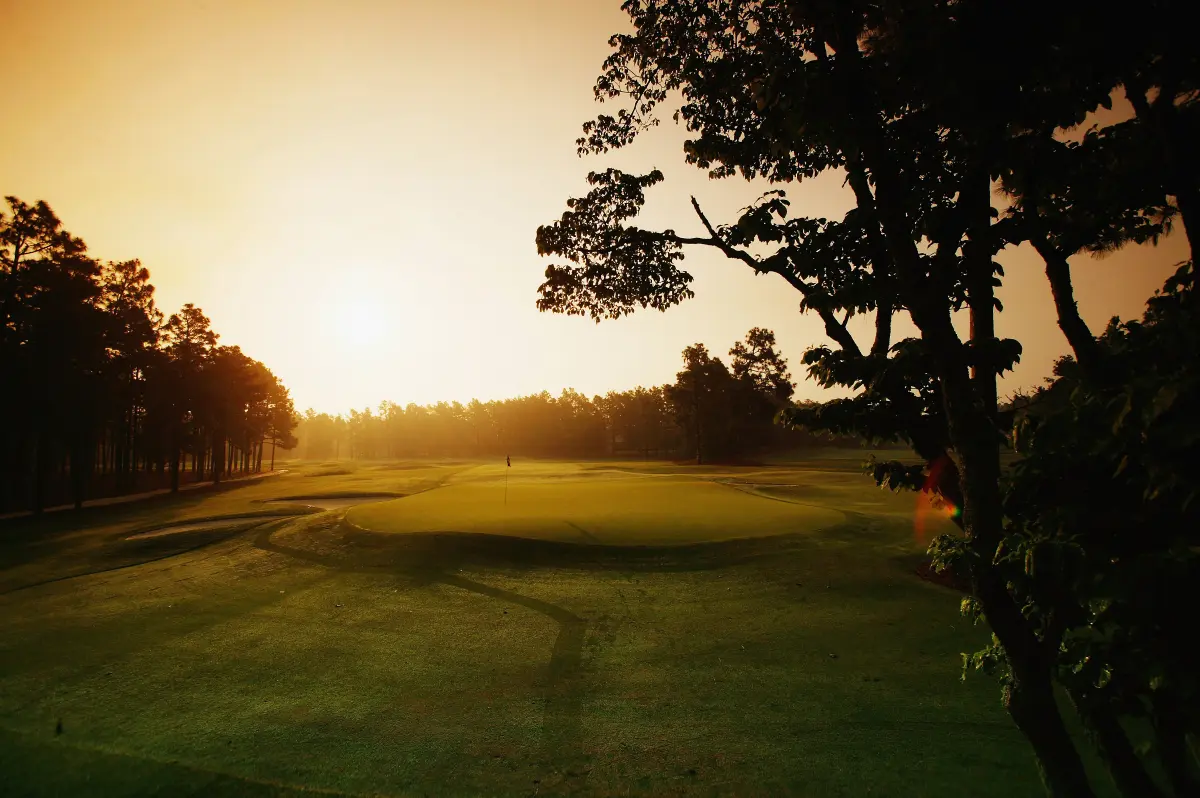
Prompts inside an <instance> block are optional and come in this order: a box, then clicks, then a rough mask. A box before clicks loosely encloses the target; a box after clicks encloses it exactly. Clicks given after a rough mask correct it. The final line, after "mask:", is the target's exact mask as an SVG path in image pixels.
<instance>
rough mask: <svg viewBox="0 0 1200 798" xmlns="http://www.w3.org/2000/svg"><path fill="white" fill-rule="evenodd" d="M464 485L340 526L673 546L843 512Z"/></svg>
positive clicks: (604, 491) (799, 527) (751, 498)
mask: <svg viewBox="0 0 1200 798" xmlns="http://www.w3.org/2000/svg"><path fill="white" fill-rule="evenodd" d="M505 492H506V488H505V484H504V480H503V478H502V477H501V478H495V479H493V478H479V477H476V478H468V479H467V480H466V481H462V482H459V483H455V484H451V485H448V486H446V487H442V488H438V489H436V490H431V491H427V492H425V493H420V494H417V495H415V496H409V497H407V498H403V499H397V500H395V501H389V502H382V503H378V504H370V505H365V506H360V507H357V508H354V509H352V510H350V512H349V513H348V515H347V520H349V521H350V522H351V523H353V524H355V525H356V526H359V527H362V528H364V529H368V530H371V531H373V532H389V533H397V534H420V533H437V532H469V533H482V534H494V535H505V536H509V537H520V538H533V539H538V540H555V541H561V542H567V543H579V544H583V545H605V546H672V545H686V544H692V543H707V542H712V541H719V540H733V539H737V538H755V537H766V536H771V535H783V534H790V533H797V532H812V531H816V530H819V529H823V528H826V527H829V526H832V525H834V524H838V523H841V522H842V521H843V520H845V517H844V516H843V515H842V513H840V512H838V511H836V510H832V509H828V508H824V507H817V506H813V505H805V504H798V503H792V502H787V501H773V500H771V499H770V498H767V497H763V496H759V495H755V494H753V493H749V492H746V491H742V490H738V489H736V488H734V487H730V486H728V485H721V484H717V483H714V482H710V481H706V480H697V479H692V478H688V477H671V476H663V477H651V476H622V475H613V474H606V475H603V476H599V475H597V476H586V477H582V478H580V477H578V476H576V475H574V474H570V475H564V476H562V477H560V478H557V479H545V478H544V477H542V476H541V475H538V476H535V477H532V478H526V477H524V476H523V475H522V476H518V477H515V478H510V480H509V483H508V486H507V498H506V495H505Z"/></svg>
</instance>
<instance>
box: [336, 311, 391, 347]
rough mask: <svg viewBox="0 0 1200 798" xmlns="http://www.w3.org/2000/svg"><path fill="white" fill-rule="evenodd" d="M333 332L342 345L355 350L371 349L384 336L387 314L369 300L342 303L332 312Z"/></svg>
mask: <svg viewBox="0 0 1200 798" xmlns="http://www.w3.org/2000/svg"><path fill="white" fill-rule="evenodd" d="M333 324H334V332H335V334H336V337H337V339H338V340H339V341H340V342H341V343H342V345H343V347H348V348H352V349H356V350H362V349H372V348H374V347H375V346H377V345H378V344H379V343H380V342H381V341H382V340H383V339H384V337H385V333H386V332H387V327H388V324H387V314H386V312H385V310H384V308H383V307H382V306H380V305H379V304H377V303H375V302H372V301H370V300H365V299H363V300H357V301H354V302H348V303H346V304H344V305H342V306H341V307H340V308H339V309H338V311H337V313H335V314H333Z"/></svg>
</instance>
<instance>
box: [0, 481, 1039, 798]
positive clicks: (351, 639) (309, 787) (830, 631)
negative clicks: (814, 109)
mask: <svg viewBox="0 0 1200 798" xmlns="http://www.w3.org/2000/svg"><path fill="white" fill-rule="evenodd" d="M289 469H290V470H289V472H288V473H286V474H284V475H281V476H278V477H271V478H268V479H264V480H260V481H256V482H253V483H245V484H243V485H240V486H238V487H232V488H229V489H226V490H223V491H220V492H211V493H203V494H195V495H188V496H183V497H176V498H170V497H164V498H156V499H153V500H149V501H147V502H145V503H141V504H138V505H128V506H125V507H107V508H97V509H96V510H94V511H85V512H84V513H82V514H80V515H77V516H74V515H70V514H60V515H59V516H57V517H47V518H46V519H43V520H40V521H23V522H19V523H11V522H10V523H8V524H5V525H3V526H0V538H2V539H3V541H4V543H3V544H2V545H0V556H3V558H4V559H3V561H2V563H0V565H2V567H3V569H2V570H0V793H3V794H11V795H31V796H33V795H73V796H74V795H79V796H87V795H155V794H162V795H187V794H195V795H292V794H300V793H302V792H304V793H306V794H307V793H308V792H309V791H321V792H328V793H332V794H346V795H364V794H370V795H376V794H382V795H418V794H428V795H477V794H486V795H533V794H537V795H547V794H592V795H622V794H656V795H657V794H689V795H775V794H794V795H812V796H839V795H844V796H861V795H884V796H909V795H913V796H916V795H930V796H942V795H946V796H960V795H973V796H1014V795H1037V794H1039V793H1040V785H1039V783H1038V780H1037V776H1036V773H1035V771H1034V768H1033V764H1032V760H1031V757H1030V755H1029V753H1028V749H1027V747H1026V745H1025V743H1024V741H1023V740H1022V738H1021V737H1020V735H1019V734H1018V733H1017V732H1016V730H1015V729H1014V728H1013V726H1012V724H1011V722H1010V721H1009V720H1008V718H1007V716H1006V715H1005V714H1004V712H1003V710H1002V708H1001V706H1000V703H999V699H998V690H997V688H996V686H995V685H994V684H993V683H990V682H988V681H986V680H984V679H974V678H973V679H970V680H968V681H967V682H966V683H962V682H960V681H959V679H958V676H959V666H958V653H959V652H960V651H963V650H967V649H970V648H972V647H974V646H976V645H977V644H978V643H979V642H980V640H981V637H982V632H981V630H978V629H970V628H967V627H966V626H965V625H964V623H963V621H962V619H961V618H960V616H959V615H958V613H957V604H958V597H957V596H956V595H955V594H954V593H953V592H952V591H949V590H947V589H945V588H942V587H939V586H936V585H932V584H929V583H927V582H924V581H922V580H920V579H918V578H916V577H915V576H914V575H913V574H912V572H911V567H910V566H911V562H912V559H913V558H914V556H915V555H916V554H917V553H918V552H919V550H920V545H919V544H918V543H917V542H916V541H914V539H913V521H912V512H911V511H912V503H911V501H910V500H909V499H907V498H903V497H901V498H897V497H892V496H890V495H888V494H885V493H882V492H878V491H875V490H874V489H873V488H871V487H870V486H869V484H868V483H867V482H865V480H864V478H862V477H861V476H858V475H856V474H854V473H852V472H853V470H854V469H853V467H852V464H851V466H849V467H840V466H839V467H832V468H827V467H824V466H822V467H819V468H818V467H812V466H811V465H805V464H789V465H782V466H757V467H743V468H728V467H725V468H705V469H695V468H691V467H686V466H678V465H671V464H641V463H632V462H631V463H611V462H606V463H555V462H529V463H526V462H520V463H516V464H514V468H513V470H512V471H511V472H510V473H509V474H508V479H509V491H510V493H509V502H510V503H509V505H508V508H509V509H508V511H507V512H508V513H509V515H507V516H505V515H503V514H502V513H503V512H505V511H504V510H503V508H504V506H505V505H503V504H502V503H501V505H500V507H501V510H500V511H499V512H497V511H496V508H495V507H494V506H493V505H494V503H495V501H494V500H495V499H496V498H497V495H496V491H497V490H502V488H503V479H504V469H503V468H502V467H497V466H496V465H494V464H472V463H461V462H460V463H442V464H436V463H419V462H418V463H390V464H378V463H371V464H353V463H345V462H342V463H331V464H301V465H296V464H291V465H290V466H289ZM335 471H341V472H344V473H336V474H335V473H333V472H335ZM363 493H396V494H404V495H405V496H406V498H401V499H396V500H392V501H389V502H387V503H384V504H365V505H360V506H359V507H357V508H353V509H350V510H344V509H339V510H334V511H329V512H314V511H313V509H312V508H306V507H303V506H301V504H302V503H282V504H279V503H266V502H269V501H270V500H272V499H278V498H283V497H301V496H314V495H340V496H342V497H346V496H352V495H355V494H363ZM500 500H501V502H503V498H502V496H500ZM250 513H256V514H260V515H259V516H258V517H256V518H245V517H242V518H236V519H231V523H230V526H229V527H226V528H218V529H205V530H197V531H194V532H188V533H180V534H178V535H174V536H173V535H163V536H159V537H154V538H148V539H139V540H133V541H130V540H125V538H126V537H128V535H130V534H132V533H134V532H138V531H143V530H147V529H154V528H161V527H162V526H163V525H166V524H171V523H178V522H183V521H187V520H195V519H201V518H212V517H219V516H244V515H246V514H250ZM280 514H286V516H285V517H268V516H276V515H280ZM347 514H348V515H349V518H350V521H351V522H352V523H347V522H346V521H345V520H344V516H346V515H347ZM489 519H492V520H493V521H494V523H489ZM566 522H570V524H575V525H577V526H579V527H581V528H583V529H585V530H587V531H588V532H589V534H591V535H592V536H593V538H594V539H589V538H588V537H587V536H584V535H582V534H580V533H579V532H578V531H577V530H575V529H573V528H572V526H570V525H569V524H568V523H566ZM772 533H783V534H775V536H773V537H764V535H767V534H772ZM714 540H718V541H721V542H716V543H714V542H710V541H714ZM631 544H632V545H631ZM667 544H682V545H667ZM59 721H61V723H62V733H61V734H56V732H55V729H56V725H57V724H58V722H59Z"/></svg>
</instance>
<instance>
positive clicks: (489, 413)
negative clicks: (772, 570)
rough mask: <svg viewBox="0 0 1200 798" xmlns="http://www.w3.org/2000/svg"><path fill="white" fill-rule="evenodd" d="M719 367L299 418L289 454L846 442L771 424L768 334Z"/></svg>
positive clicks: (701, 364)
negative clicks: (586, 390)
mask: <svg viewBox="0 0 1200 798" xmlns="http://www.w3.org/2000/svg"><path fill="white" fill-rule="evenodd" d="M729 356H730V360H729V365H728V366H726V365H725V363H724V362H722V360H721V359H720V358H718V357H714V356H712V355H710V354H709V352H708V350H707V349H706V348H705V347H704V345H703V344H695V345H693V346H689V347H688V348H687V349H685V350H684V352H683V370H681V371H680V372H679V373H678V374H677V375H676V378H675V382H673V383H671V384H669V385H662V386H657V387H653V388H642V387H638V388H634V389H633V390H630V391H610V392H609V393H607V394H606V395H604V396H594V397H592V398H590V399H589V398H588V397H587V396H584V395H583V394H581V393H578V392H576V391H573V390H566V391H563V392H562V394H560V395H559V396H557V397H555V396H552V395H551V394H549V393H546V392H542V393H539V394H534V395H532V396H523V397H519V398H516V399H505V400H502V401H491V402H480V401H478V400H476V401H472V402H470V403H468V404H466V405H463V404H460V403H458V402H439V403H438V404H436V405H424V406H423V405H416V404H409V405H407V406H402V405H399V404H395V403H392V402H384V403H383V404H382V405H380V407H379V408H378V410H377V411H372V410H371V409H369V408H368V409H366V410H363V411H361V412H359V411H356V410H352V411H350V413H349V415H348V416H341V415H338V416H332V415H329V414H326V413H315V412H313V411H312V410H309V411H308V412H307V413H306V414H305V415H304V417H303V419H302V420H301V422H300V426H299V428H298V429H297V432H296V435H297V437H298V438H299V441H300V443H299V447H298V449H297V454H299V455H300V456H302V457H306V458H310V459H329V458H339V457H340V458H347V459H374V458H392V457H422V456H443V457H476V456H503V455H505V454H515V455H525V456H541V457H573V458H580V457H584V458H586V457H608V456H614V457H640V458H651V457H653V458H674V459H688V460H694V461H696V462H702V463H703V462H712V461H716V460H736V459H743V458H748V457H754V456H758V455H761V454H764V453H767V452H770V451H778V450H782V449H794V448H799V447H803V446H811V445H826V446H828V445H849V446H857V445H858V439H856V438H850V437H844V438H834V437H832V436H828V435H823V434H813V433H808V432H804V431H800V430H789V429H785V428H783V427H781V426H779V425H777V424H775V423H774V420H775V417H776V415H777V414H778V412H779V411H780V410H783V409H785V408H788V407H792V403H791V398H792V392H793V390H794V386H793V384H792V381H791V375H790V374H789V373H788V370H787V362H786V361H785V360H784V358H783V357H782V356H781V355H780V354H779V352H778V351H777V349H776V343H775V335H774V333H772V332H771V331H770V330H764V329H760V328H755V329H753V330H751V331H750V332H749V333H748V334H747V335H746V339H745V341H742V342H739V343H737V344H735V345H734V346H733V348H732V349H730V351H729Z"/></svg>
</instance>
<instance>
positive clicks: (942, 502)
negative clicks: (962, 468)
mask: <svg viewBox="0 0 1200 798" xmlns="http://www.w3.org/2000/svg"><path fill="white" fill-rule="evenodd" d="M949 462H950V459H949V458H948V457H946V456H945V455H942V456H941V457H939V458H938V459H936V460H934V461H933V462H932V463H930V464H929V473H928V475H927V476H926V477H925V484H924V485H922V486H921V490H920V492H919V493H917V506H916V509H915V511H914V512H913V537H914V538H915V539H916V541H917V543H920V544H921V545H925V544H927V543H928V542H929V539H930V537H931V535H932V530H931V529H930V527H931V526H934V525H936V524H938V519H942V518H944V519H947V520H953V519H955V518H959V517H961V516H962V508H961V507H959V506H958V505H956V504H954V502H952V501H950V500H948V499H946V498H944V497H943V496H942V495H941V494H940V493H938V492H937V486H938V484H939V483H940V482H941V479H942V473H943V472H944V471H945V470H946V465H947V464H948V463H949Z"/></svg>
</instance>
